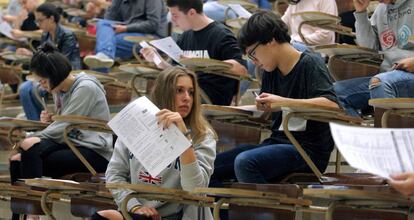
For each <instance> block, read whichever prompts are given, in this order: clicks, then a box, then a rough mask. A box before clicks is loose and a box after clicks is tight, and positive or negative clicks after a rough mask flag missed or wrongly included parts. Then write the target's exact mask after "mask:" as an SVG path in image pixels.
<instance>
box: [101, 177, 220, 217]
mask: <svg viewBox="0 0 414 220" xmlns="http://www.w3.org/2000/svg"><path fill="white" fill-rule="evenodd" d="M106 187H107V188H108V189H128V190H132V191H135V193H131V194H129V195H128V196H126V197H125V198H124V200H123V201H122V203H121V207H120V208H121V212H122V214H123V215H124V217H125V219H127V220H132V218H131V216H130V215H129V210H128V207H127V205H128V202H129V200H131V199H133V198H137V199H138V198H141V199H148V200H159V201H165V202H171V203H179V204H185V205H194V206H203V207H213V206H214V198H212V197H207V196H200V195H192V194H190V193H189V192H187V191H184V190H179V189H168V188H161V187H157V186H151V185H143V184H130V183H107V184H106Z"/></svg>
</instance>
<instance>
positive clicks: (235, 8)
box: [229, 4, 252, 19]
mask: <svg viewBox="0 0 414 220" xmlns="http://www.w3.org/2000/svg"><path fill="white" fill-rule="evenodd" d="M229 7H230V8H231V9H233V11H234V12H236V14H237V15H239V17H241V18H246V19H249V18H250V17H251V16H252V13H250V12H249V11H247V10H246V9H245V8H243V6H241V5H240V4H229Z"/></svg>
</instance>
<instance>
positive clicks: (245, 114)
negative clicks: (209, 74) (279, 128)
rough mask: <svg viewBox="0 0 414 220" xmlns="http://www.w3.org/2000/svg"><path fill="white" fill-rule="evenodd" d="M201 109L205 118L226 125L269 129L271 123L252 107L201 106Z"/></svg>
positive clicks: (261, 112)
mask: <svg viewBox="0 0 414 220" xmlns="http://www.w3.org/2000/svg"><path fill="white" fill-rule="evenodd" d="M201 109H202V111H203V114H204V116H205V117H206V118H208V119H210V120H217V121H221V122H226V123H232V124H237V125H242V126H247V127H253V128H258V129H269V128H270V124H271V121H270V120H267V117H262V116H264V115H263V114H264V112H263V111H259V110H257V108H256V106H254V105H247V106H221V105H211V104H203V105H201Z"/></svg>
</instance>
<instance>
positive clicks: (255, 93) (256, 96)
mask: <svg viewBox="0 0 414 220" xmlns="http://www.w3.org/2000/svg"><path fill="white" fill-rule="evenodd" d="M252 93H253V95H254V97H255V98H258V97H259V94H257V92H256V91H252ZM260 104H261V105H262V106H263V107H265V103H263V102H262V103H260Z"/></svg>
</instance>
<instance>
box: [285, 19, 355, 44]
mask: <svg viewBox="0 0 414 220" xmlns="http://www.w3.org/2000/svg"><path fill="white" fill-rule="evenodd" d="M292 16H300V17H301V18H302V20H303V21H302V23H301V24H300V25H299V27H298V33H299V36H300V37H301V39H302V41H303V43H305V44H307V45H310V44H309V42H308V41H307V40H306V38H305V37H304V35H303V33H302V27H303V26H304V25H310V26H313V27H318V28H322V29H326V30H330V31H334V32H337V33H339V34H342V35H347V36H351V37H355V33H353V32H352V28H349V27H345V26H343V25H340V24H339V22H340V21H341V18H340V17H338V16H335V15H331V14H327V13H323V12H319V11H306V12H299V13H294V14H292Z"/></svg>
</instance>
